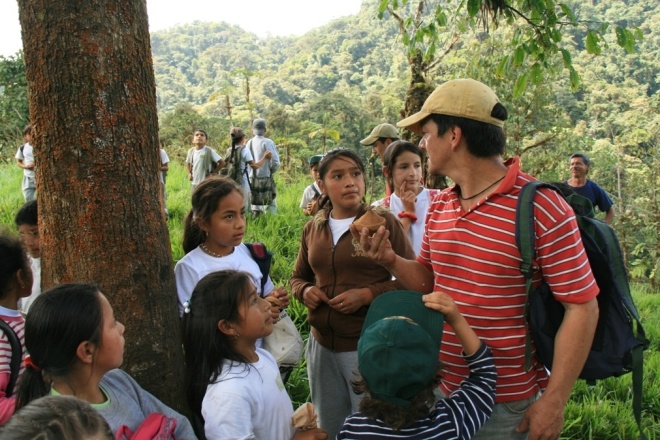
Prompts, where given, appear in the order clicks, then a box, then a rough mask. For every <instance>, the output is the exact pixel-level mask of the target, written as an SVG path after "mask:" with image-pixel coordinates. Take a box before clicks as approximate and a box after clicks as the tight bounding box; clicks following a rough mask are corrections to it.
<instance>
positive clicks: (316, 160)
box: [309, 154, 323, 167]
mask: <svg viewBox="0 0 660 440" xmlns="http://www.w3.org/2000/svg"><path fill="white" fill-rule="evenodd" d="M321 159H323V155H322V154H315V155H314V156H312V157H310V158H309V166H310V167H311V166H312V165H316V164H317V163H319V162H321Z"/></svg>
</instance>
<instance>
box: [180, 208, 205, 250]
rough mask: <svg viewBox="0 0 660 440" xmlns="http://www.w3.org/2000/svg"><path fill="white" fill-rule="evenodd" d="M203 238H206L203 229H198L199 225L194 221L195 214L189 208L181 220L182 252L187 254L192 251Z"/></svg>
mask: <svg viewBox="0 0 660 440" xmlns="http://www.w3.org/2000/svg"><path fill="white" fill-rule="evenodd" d="M204 240H206V235H205V234H204V231H202V230H201V229H199V226H198V225H197V222H196V221H195V214H194V212H193V210H192V209H191V210H190V212H189V213H188V215H186V218H185V220H184V222H183V240H182V241H181V247H183V253H184V254H187V253H188V252H190V251H192V250H193V249H195V248H196V247H197V246H199V245H200V244H202V243H204Z"/></svg>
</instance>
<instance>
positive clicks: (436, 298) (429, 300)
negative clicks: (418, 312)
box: [422, 292, 461, 325]
mask: <svg viewBox="0 0 660 440" xmlns="http://www.w3.org/2000/svg"><path fill="white" fill-rule="evenodd" d="M422 301H424V305H425V306H426V307H428V308H430V309H433V310H437V311H438V312H440V313H442V314H443V315H445V321H447V323H448V324H449V325H452V323H454V322H456V320H457V319H458V318H460V317H461V314H460V312H459V311H458V307H456V303H455V302H454V299H453V298H452V297H451V296H449V295H447V294H446V293H444V292H432V293H429V294H428V295H422Z"/></svg>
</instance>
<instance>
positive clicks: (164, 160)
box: [160, 148, 170, 165]
mask: <svg viewBox="0 0 660 440" xmlns="http://www.w3.org/2000/svg"><path fill="white" fill-rule="evenodd" d="M166 163H170V158H169V157H168V156H167V153H166V152H165V150H163V149H162V148H161V149H160V164H161V165H165V164H166Z"/></svg>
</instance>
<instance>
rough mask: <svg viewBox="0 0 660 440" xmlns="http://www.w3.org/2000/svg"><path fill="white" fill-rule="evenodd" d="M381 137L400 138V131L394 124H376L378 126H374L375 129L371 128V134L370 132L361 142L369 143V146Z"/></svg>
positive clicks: (363, 143)
mask: <svg viewBox="0 0 660 440" xmlns="http://www.w3.org/2000/svg"><path fill="white" fill-rule="evenodd" d="M380 138H388V139H399V131H398V130H397V129H396V127H395V126H394V125H392V124H380V125H376V127H374V129H373V130H371V134H369V136H367V137H366V138H364V139H362V140H361V141H360V143H361V144H362V145H367V146H368V145H373V144H375V143H376V141H377V140H378V139H380Z"/></svg>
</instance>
